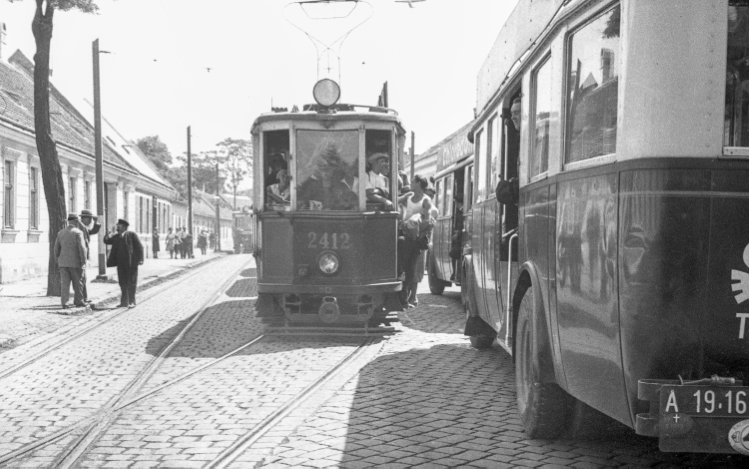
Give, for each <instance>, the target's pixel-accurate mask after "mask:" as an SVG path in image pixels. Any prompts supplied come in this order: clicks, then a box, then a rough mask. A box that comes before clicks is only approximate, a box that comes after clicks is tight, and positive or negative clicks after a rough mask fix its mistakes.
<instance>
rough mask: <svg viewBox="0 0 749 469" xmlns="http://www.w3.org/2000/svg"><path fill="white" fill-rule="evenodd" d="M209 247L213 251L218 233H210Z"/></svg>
mask: <svg viewBox="0 0 749 469" xmlns="http://www.w3.org/2000/svg"><path fill="white" fill-rule="evenodd" d="M208 246H209V247H210V248H211V249H213V248H214V246H216V233H214V232H213V231H211V232H210V233H208Z"/></svg>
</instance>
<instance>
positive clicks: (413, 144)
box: [411, 130, 416, 180]
mask: <svg viewBox="0 0 749 469" xmlns="http://www.w3.org/2000/svg"><path fill="white" fill-rule="evenodd" d="M415 148H416V134H415V133H414V131H413V130H412V131H411V179H412V180H413V178H414V174H416V150H415Z"/></svg>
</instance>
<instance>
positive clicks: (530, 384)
mask: <svg viewBox="0 0 749 469" xmlns="http://www.w3.org/2000/svg"><path fill="white" fill-rule="evenodd" d="M533 293H534V292H533V286H530V287H529V288H528V289H527V290H526V291H525V295H524V296H523V299H522V300H521V302H520V308H519V313H518V323H517V329H516V338H517V339H516V340H517V342H516V346H515V351H516V354H517V355H516V358H515V363H516V370H515V380H516V385H517V405H518V413H519V414H520V421H521V422H522V424H523V427H524V428H525V433H526V434H527V435H528V436H529V437H530V438H540V439H548V438H554V437H556V436H558V435H559V434H560V433H561V432H562V431H563V430H564V429H565V426H566V425H565V423H566V422H565V420H566V414H567V409H568V408H569V399H568V397H567V396H568V395H567V393H566V392H565V391H564V390H563V389H562V388H560V387H559V386H558V385H557V384H556V383H541V382H540V380H539V376H540V374H541V373H540V360H539V350H538V348H539V344H538V338H537V334H538V331H537V330H536V328H535V327H534V316H535V309H534V298H533Z"/></svg>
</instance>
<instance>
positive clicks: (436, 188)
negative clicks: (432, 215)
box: [434, 179, 443, 216]
mask: <svg viewBox="0 0 749 469" xmlns="http://www.w3.org/2000/svg"><path fill="white" fill-rule="evenodd" d="M442 181H443V179H439V180H438V181H437V182H436V183H435V185H434V205H435V206H436V207H437V210H438V211H439V215H440V216H442V213H443V209H442V197H441V194H440V192H441V191H442Z"/></svg>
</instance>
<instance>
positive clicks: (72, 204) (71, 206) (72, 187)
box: [68, 178, 77, 213]
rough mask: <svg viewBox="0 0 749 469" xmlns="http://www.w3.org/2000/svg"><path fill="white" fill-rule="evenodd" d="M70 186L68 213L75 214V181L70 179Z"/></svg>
mask: <svg viewBox="0 0 749 469" xmlns="http://www.w3.org/2000/svg"><path fill="white" fill-rule="evenodd" d="M69 181H70V185H69V186H68V187H69V189H70V199H69V204H68V212H69V213H75V212H76V200H75V192H76V191H75V189H76V187H75V186H76V183H77V181H76V179H75V178H70V180H69Z"/></svg>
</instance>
